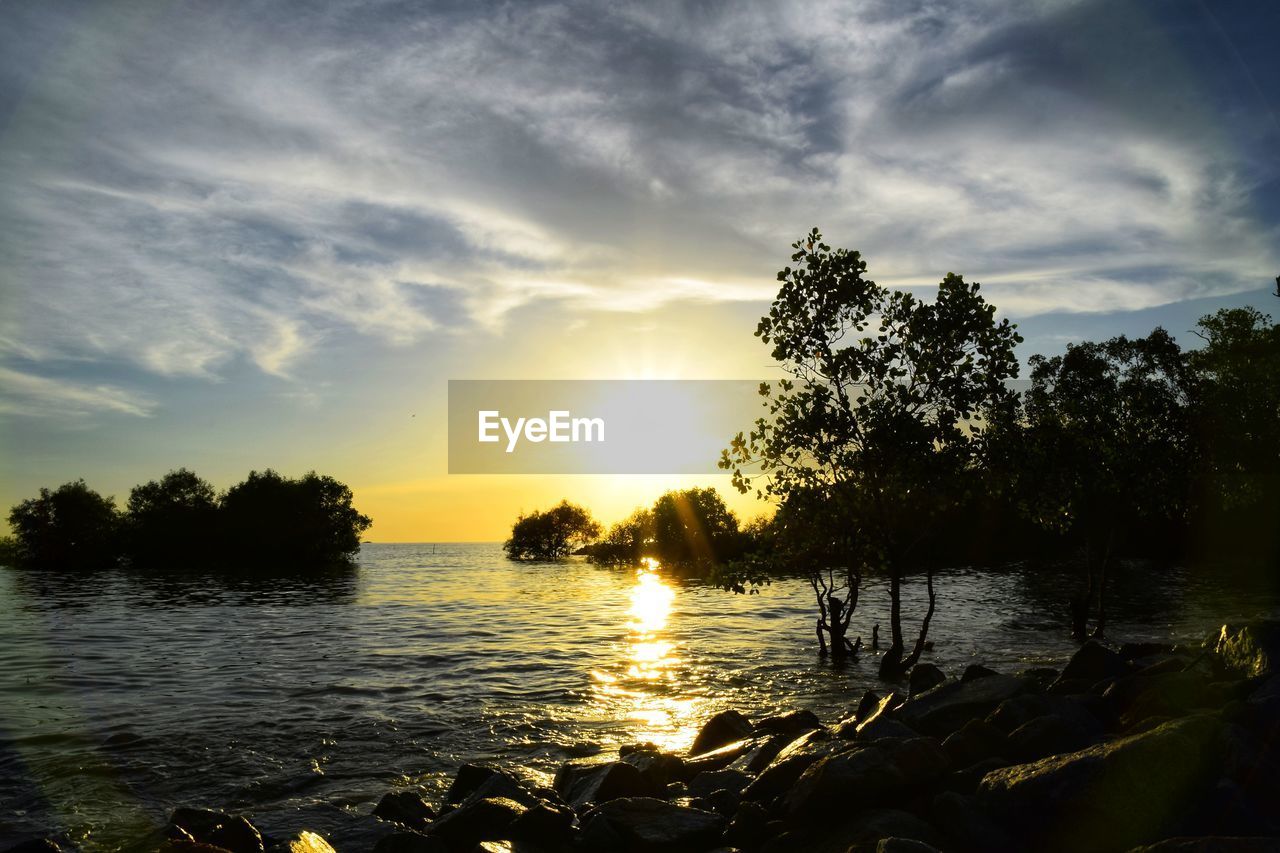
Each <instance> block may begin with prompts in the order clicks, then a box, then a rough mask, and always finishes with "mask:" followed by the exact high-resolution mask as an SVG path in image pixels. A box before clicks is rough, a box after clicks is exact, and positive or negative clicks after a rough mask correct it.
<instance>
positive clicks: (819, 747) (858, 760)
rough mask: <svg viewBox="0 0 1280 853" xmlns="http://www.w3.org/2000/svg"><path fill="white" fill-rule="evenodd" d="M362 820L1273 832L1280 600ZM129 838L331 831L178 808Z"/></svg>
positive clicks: (921, 843)
mask: <svg viewBox="0 0 1280 853" xmlns="http://www.w3.org/2000/svg"><path fill="white" fill-rule="evenodd" d="M369 820H370V821H372V822H375V823H376V824H377V825H378V826H379V827H380V828H381V830H382V832H383V833H384V834H382V835H381V837H380V839H379V840H378V841H377V842H376V846H374V848H373V850H374V853H473V851H485V853H497V851H513V853H519V851H525V853H540V851H541V852H543V853H556V851H581V853H613V852H614V851H617V853H639V851H685V853H701V851H719V853H728V851H733V850H740V851H761V853H775V851H814V853H822V851H833V853H844V851H878V852H879V853H890V851H893V853H907V851H930V850H941V851H962V853H967V851H973V853H992V851H995V853H999V851H1023V850H1038V851H1039V850H1043V851H1063V853H1066V851H1099V853H1106V852H1107V851H1118V852H1119V851H1161V852H1162V853H1171V852H1172V851H1180V853H1181V852H1182V851H1196V853H1202V851H1241V853H1243V851H1250V853H1252V852H1253V851H1280V622H1263V623H1255V624H1251V625H1245V626H1223V627H1222V629H1221V630H1220V631H1218V632H1216V633H1215V634H1214V635H1213V636H1212V637H1210V638H1209V639H1208V640H1207V641H1206V642H1205V643H1204V644H1203V645H1202V646H1192V647H1173V646H1163V645H1153V644H1129V645H1123V646H1119V647H1108V646H1104V645H1101V644H1098V643H1093V642H1090V643H1088V644H1086V645H1084V646H1082V647H1081V648H1080V649H1079V651H1078V652H1076V654H1075V655H1074V656H1073V657H1072V658H1071V660H1070V661H1069V662H1068V663H1067V665H1066V666H1065V667H1064V668H1063V669H1062V670H1061V671H1058V670H1052V669H1032V670H1027V671H1024V672H1021V673H1017V674H1008V673H998V672H994V671H992V670H990V669H987V668H985V667H982V666H970V667H968V668H967V669H966V670H965V671H964V672H963V673H960V674H954V673H953V674H947V673H944V672H941V671H940V670H939V669H938V668H937V667H935V666H932V665H930V664H921V665H919V666H917V667H916V668H915V669H914V670H913V671H912V673H911V676H910V680H909V683H908V684H907V685H905V686H903V687H902V688H900V689H898V690H892V691H889V690H885V691H880V692H871V691H868V692H867V693H866V694H865V695H863V696H862V697H860V699H859V700H858V701H857V702H856V704H855V705H854V706H853V707H851V708H850V713H849V715H848V716H847V717H846V718H845V719H842V720H838V721H834V722H832V723H831V724H829V725H824V724H823V723H822V722H821V721H820V720H819V719H818V718H817V717H815V716H814V715H813V714H811V713H809V712H808V711H804V710H797V711H792V712H790V713H787V714H783V715H779V716H774V717H769V718H767V719H763V720H756V721H752V720H749V719H747V718H746V717H745V716H744V715H742V714H740V713H738V712H736V711H725V712H723V713H720V714H718V715H716V716H715V717H713V718H711V719H710V720H708V721H707V722H706V724H705V725H704V726H703V728H702V730H701V731H700V733H699V734H698V737H697V739H696V740H695V742H694V745H693V747H692V748H691V749H690V751H689V753H688V754H687V755H677V754H673V753H669V752H664V751H662V750H661V749H659V748H657V747H656V746H654V745H652V744H644V743H639V744H633V745H630V746H625V747H623V748H622V749H621V750H620V751H619V755H618V756H617V757H616V758H614V759H612V760H606V761H599V760H596V761H591V762H570V763H567V764H565V765H563V766H562V767H561V768H560V770H559V772H557V773H556V775H555V780H554V782H553V784H552V785H551V786H550V787H544V786H540V785H538V784H536V783H533V782H530V781H528V780H526V779H525V778H523V777H522V775H521V774H520V773H519V771H518V770H515V769H509V768H497V767H486V766H479V765H466V766H464V767H462V768H461V769H460V770H459V771H458V773H457V776H456V778H455V779H454V780H453V784H452V786H451V787H450V789H449V791H448V793H447V795H446V796H445V797H444V801H443V802H441V803H438V804H435V805H432V804H429V803H427V802H426V801H424V800H423V799H422V797H421V796H419V794H418V793H417V792H415V791H412V790H400V791H394V792H390V793H388V794H387V795H386V796H384V797H383V798H382V800H381V801H380V802H379V803H378V804H377V806H376V807H375V808H374V809H373V812H372V814H371V815H370V818H369ZM59 849H60V848H59V847H58V846H57V845H56V844H54V843H53V842H51V841H48V840H37V841H32V842H27V843H24V844H21V845H19V846H18V847H14V848H11V850H10V851H8V853H32V851H44V852H45V853H52V851H57V850H59ZM136 851H137V853H156V851H173V853H177V851H190V853H197V851H204V853H263V852H264V851H282V853H331V851H333V847H332V846H330V845H329V843H328V842H327V841H325V839H323V838H321V837H320V836H319V835H317V834H315V833H312V832H307V831H302V832H300V833H298V834H297V835H295V836H293V837H291V838H286V839H281V838H272V837H264V836H263V835H262V834H261V833H260V832H259V831H258V830H257V829H256V828H255V827H254V826H253V824H252V823H251V822H250V821H249V820H247V819H245V818H244V817H240V816H233V815H228V814H223V813H220V812H214V811H205V810H199V809H178V810H176V811H175V812H174V813H173V815H172V816H171V819H170V822H169V823H168V825H166V826H165V827H163V828H162V829H159V830H157V831H156V833H155V834H154V835H153V836H152V837H150V838H148V839H144V840H141V841H140V843H139V844H138V845H137V847H136ZM344 853H345V851H344Z"/></svg>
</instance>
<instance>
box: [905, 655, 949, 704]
mask: <svg viewBox="0 0 1280 853" xmlns="http://www.w3.org/2000/svg"><path fill="white" fill-rule="evenodd" d="M946 680H947V676H946V674H945V673H943V671H942V670H940V669H938V668H937V667H936V666H934V665H933V664H931V663H918V664H916V665H915V666H913V667H912V668H911V677H910V679H908V681H907V696H919V695H920V694H921V693H927V692H929V691H930V690H932V689H933V688H935V687H937V686H938V685H939V684H944V683H946Z"/></svg>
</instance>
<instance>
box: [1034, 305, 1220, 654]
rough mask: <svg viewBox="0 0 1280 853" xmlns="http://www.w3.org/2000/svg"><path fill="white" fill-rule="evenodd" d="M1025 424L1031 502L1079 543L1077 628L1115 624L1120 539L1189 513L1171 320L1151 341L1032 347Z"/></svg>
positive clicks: (1187, 449) (1047, 523)
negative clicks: (1114, 569) (1113, 575)
mask: <svg viewBox="0 0 1280 853" xmlns="http://www.w3.org/2000/svg"><path fill="white" fill-rule="evenodd" d="M1030 365H1031V388H1030V389H1029V390H1028V391H1027V393H1026V396H1025V398H1024V406H1025V413H1024V418H1025V423H1024V427H1023V431H1022V435H1021V436H1020V440H1019V441H1018V444H1017V445H1016V449H1015V450H1013V453H1014V461H1013V469H1012V471H1013V474H1014V476H1015V477H1017V478H1018V479H1019V480H1020V485H1019V486H1018V487H1017V490H1018V492H1019V494H1020V495H1021V497H1022V499H1023V506H1024V508H1025V510H1026V511H1027V512H1028V514H1029V515H1030V516H1031V517H1032V518H1033V520H1035V521H1036V522H1037V523H1038V524H1040V525H1042V526H1044V527H1045V528H1048V529H1051V530H1054V531H1056V532H1059V533H1061V534H1063V535H1065V536H1067V537H1068V538H1069V539H1071V540H1072V541H1074V542H1076V543H1077V544H1078V545H1079V547H1080V548H1081V551H1082V554H1083V559H1084V575H1085V578H1084V584H1083V585H1082V587H1081V590H1080V592H1079V594H1078V595H1076V596H1075V597H1074V598H1073V599H1072V600H1071V602H1070V615H1071V627H1072V636H1074V637H1075V638H1076V639H1080V640H1083V639H1084V638H1085V636H1086V634H1087V632H1088V618H1089V617H1088V613H1089V609H1090V607H1091V606H1094V604H1095V603H1096V608H1097V610H1096V621H1095V625H1094V629H1093V634H1094V636H1099V637H1100V636H1102V635H1103V633H1104V632H1105V630H1106V583H1107V573H1108V570H1109V569H1110V568H1111V566H1112V564H1113V562H1114V558H1115V555H1116V546H1117V536H1118V534H1120V533H1121V532H1122V531H1124V530H1125V529H1126V528H1129V527H1132V526H1133V525H1136V524H1138V523H1140V522H1172V523H1174V524H1175V525H1178V524H1180V523H1181V522H1182V521H1184V520H1185V517H1186V513H1187V511H1188V499H1189V492H1190V484H1191V471H1192V468H1193V465H1194V458H1195V448H1194V446H1193V444H1192V442H1191V436H1190V423H1189V409H1188V400H1187V383H1188V380H1187V375H1186V362H1185V359H1184V358H1183V354H1182V352H1181V350H1180V348H1179V347H1178V344H1177V342H1176V341H1174V340H1173V338H1171V337H1170V336H1169V334H1168V333H1167V332H1166V331H1165V330H1164V329H1156V330H1155V331H1153V332H1152V333H1151V334H1150V335H1148V336H1147V337H1145V338H1135V339H1130V338H1127V337H1125V336H1123V335H1122V336H1120V337H1116V338H1112V339H1111V340H1108V341H1104V342H1102V343H1094V342H1086V343H1080V344H1069V345H1068V346H1067V351H1066V353H1065V354H1063V355H1059V356H1054V357H1052V358H1046V357H1045V356H1042V355H1035V356H1032V357H1031V359H1030Z"/></svg>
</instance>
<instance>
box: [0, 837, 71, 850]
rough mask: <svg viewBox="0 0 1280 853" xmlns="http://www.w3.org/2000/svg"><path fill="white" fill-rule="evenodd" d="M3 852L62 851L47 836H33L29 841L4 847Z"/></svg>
mask: <svg viewBox="0 0 1280 853" xmlns="http://www.w3.org/2000/svg"><path fill="white" fill-rule="evenodd" d="M5 853H62V848H61V847H59V846H58V845H57V844H56V843H54V841H53V840H52V839H49V838H33V839H31V840H30V841H23V842H20V843H19V844H17V845H15V846H13V847H6V848H5Z"/></svg>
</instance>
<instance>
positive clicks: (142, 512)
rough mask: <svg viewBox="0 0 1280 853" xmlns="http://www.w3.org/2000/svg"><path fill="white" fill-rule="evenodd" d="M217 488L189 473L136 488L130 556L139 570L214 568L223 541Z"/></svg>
mask: <svg viewBox="0 0 1280 853" xmlns="http://www.w3.org/2000/svg"><path fill="white" fill-rule="evenodd" d="M219 522H220V519H219V514H218V498H217V494H216V493H215V492H214V489H213V486H212V485H210V484H209V483H208V482H206V481H205V480H202V479H200V478H199V477H198V476H196V475H195V474H194V473H192V472H191V471H188V470H187V469H186V468H179V469H177V470H175V471H170V472H169V473H168V474H165V475H164V477H162V478H161V479H160V480H158V481H157V480H152V481H151V482H149V483H144V484H143V485H140V486H134V488H133V491H131V492H130V493H129V503H128V508H127V513H126V515H125V525H124V527H125V555H126V556H127V557H128V558H129V560H130V562H132V563H133V564H134V565H138V566H148V567H156V566H166V565H167V566H189V565H201V564H207V563H210V562H213V561H214V560H216V559H217V557H218V556H219V553H218V552H219V550H220V548H221V545H222V543H223V541H224V539H223V537H222V535H221V531H220V530H219V527H220V524H219Z"/></svg>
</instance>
